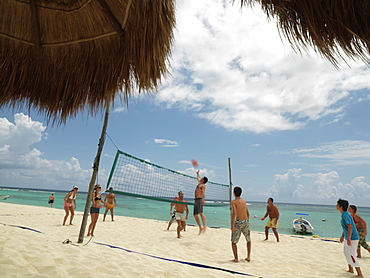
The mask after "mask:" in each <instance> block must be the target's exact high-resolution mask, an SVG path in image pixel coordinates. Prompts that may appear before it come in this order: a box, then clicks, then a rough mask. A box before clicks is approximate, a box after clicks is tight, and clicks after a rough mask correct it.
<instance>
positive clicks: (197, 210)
mask: <svg viewBox="0 0 370 278" xmlns="http://www.w3.org/2000/svg"><path fill="white" fill-rule="evenodd" d="M196 173H197V179H198V185H197V187H196V188H195V201H194V213H193V215H194V218H195V221H196V222H197V224H198V226H199V235H200V234H201V233H204V232H205V231H206V218H205V216H204V214H203V204H204V197H205V192H206V185H205V184H206V183H207V182H208V178H207V177H203V178H201V177H200V176H199V170H198V171H197V172H196ZM198 214H200V216H201V218H202V223H203V228H202V226H201V225H200V220H199V217H198Z"/></svg>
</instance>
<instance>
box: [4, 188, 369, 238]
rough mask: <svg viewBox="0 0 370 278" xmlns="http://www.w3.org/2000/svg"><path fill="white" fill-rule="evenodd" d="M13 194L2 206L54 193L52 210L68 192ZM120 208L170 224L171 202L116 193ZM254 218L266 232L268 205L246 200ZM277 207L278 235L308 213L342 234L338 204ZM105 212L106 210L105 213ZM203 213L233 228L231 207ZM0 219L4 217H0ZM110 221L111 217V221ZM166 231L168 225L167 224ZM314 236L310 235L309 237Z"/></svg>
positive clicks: (332, 233)
mask: <svg viewBox="0 0 370 278" xmlns="http://www.w3.org/2000/svg"><path fill="white" fill-rule="evenodd" d="M8 194H9V195H10V197H9V198H8V199H6V200H2V201H0V207H1V204H2V203H12V204H20V205H32V206H40V207H48V206H49V205H48V200H49V196H50V194H54V196H55V201H54V204H53V208H57V209H63V203H64V201H63V197H64V196H65V195H66V194H67V191H55V190H42V189H17V188H4V187H0V195H8ZM86 196H87V194H86V193H83V192H79V194H78V196H77V211H80V212H83V210H84V208H85V203H86ZM116 197H117V206H116V208H115V210H114V212H115V215H121V216H129V217H137V218H145V219H156V220H162V221H169V220H170V215H169V205H170V204H169V203H167V202H159V201H153V200H147V199H138V198H130V197H126V196H123V195H118V194H116ZM247 202H248V204H249V211H250V215H251V219H250V226H251V230H252V231H257V232H263V231H264V226H265V224H266V220H265V221H261V220H260V219H261V218H262V217H263V216H264V214H265V212H266V203H261V202H252V201H249V200H247ZM275 205H276V206H277V207H278V209H279V211H280V220H279V226H278V232H279V233H280V234H295V233H294V232H293V228H292V221H293V219H294V218H296V213H308V214H309V216H304V218H306V219H307V220H309V221H310V222H311V224H312V225H313V227H314V228H315V230H314V233H313V234H314V235H318V236H319V237H323V238H339V237H340V235H341V231H342V230H341V227H340V223H339V221H340V213H339V211H337V210H336V208H335V203H334V204H332V205H307V204H287V203H278V202H275ZM103 212H104V211H103ZM192 212H193V207H192V206H189V220H188V221H187V223H188V224H190V225H194V224H195V220H194V218H193V216H192ZM358 213H359V214H360V215H361V217H362V218H363V219H365V221H366V222H367V223H368V225H370V208H368V207H358ZM204 214H205V216H206V218H207V226H209V227H215V228H230V208H229V206H217V207H215V206H206V207H205V208H204ZM0 217H1V216H0ZM108 219H110V218H108ZM323 220H325V221H323ZM163 225H164V227H163V228H164V229H166V227H167V223H164V224H163ZM308 236H311V235H308Z"/></svg>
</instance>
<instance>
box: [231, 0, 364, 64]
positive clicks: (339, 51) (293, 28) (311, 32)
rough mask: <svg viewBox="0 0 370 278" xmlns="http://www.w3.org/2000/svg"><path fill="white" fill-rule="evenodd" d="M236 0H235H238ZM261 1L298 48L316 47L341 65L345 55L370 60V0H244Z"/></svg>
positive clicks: (248, 0) (243, 1) (245, 2)
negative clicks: (339, 59)
mask: <svg viewBox="0 0 370 278" xmlns="http://www.w3.org/2000/svg"><path fill="white" fill-rule="evenodd" d="M235 1H236V0H233V2H235ZM240 2H241V5H242V6H246V5H251V6H252V5H254V4H260V5H261V6H262V9H263V10H264V12H265V13H266V14H267V16H268V17H269V18H276V20H277V25H278V28H279V31H280V32H281V33H282V34H283V35H284V36H285V37H286V38H287V39H288V40H289V42H290V44H291V45H292V46H293V48H294V49H295V50H298V51H300V49H301V48H305V47H313V48H314V50H315V51H316V52H318V53H320V54H321V55H323V56H324V57H325V58H326V59H328V60H329V61H330V62H332V63H333V64H334V65H337V62H338V61H337V59H338V58H339V57H340V58H341V59H343V60H345V57H344V56H343V55H346V56H348V57H350V58H352V59H354V58H360V59H362V60H363V61H364V62H365V63H369V50H370V1H368V0H346V1H344V0H240Z"/></svg>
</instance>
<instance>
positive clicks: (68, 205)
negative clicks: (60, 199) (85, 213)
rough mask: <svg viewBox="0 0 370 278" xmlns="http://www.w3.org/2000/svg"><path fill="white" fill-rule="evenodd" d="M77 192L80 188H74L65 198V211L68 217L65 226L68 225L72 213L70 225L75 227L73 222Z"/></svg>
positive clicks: (64, 221)
mask: <svg viewBox="0 0 370 278" xmlns="http://www.w3.org/2000/svg"><path fill="white" fill-rule="evenodd" d="M77 191H78V187H77V186H74V187H73V189H72V190H71V191H70V192H68V193H67V195H66V196H65V197H64V210H65V211H66V215H65V216H64V220H63V226H64V225H65V224H66V221H67V218H68V215H69V213H71V218H70V219H69V225H73V224H72V220H73V217H74V215H75V209H76V197H77Z"/></svg>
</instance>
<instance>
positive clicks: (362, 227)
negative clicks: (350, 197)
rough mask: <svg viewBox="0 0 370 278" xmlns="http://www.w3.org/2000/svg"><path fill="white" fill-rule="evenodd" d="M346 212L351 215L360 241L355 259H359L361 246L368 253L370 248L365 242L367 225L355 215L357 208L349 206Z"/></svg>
mask: <svg viewBox="0 0 370 278" xmlns="http://www.w3.org/2000/svg"><path fill="white" fill-rule="evenodd" d="M348 212H349V213H350V214H351V215H352V218H353V222H355V225H356V229H357V232H358V236H359V237H360V241H359V242H358V245H357V258H361V246H362V247H363V248H365V249H366V250H367V251H368V252H369V253H370V246H369V244H367V242H366V236H367V225H366V221H365V220H364V219H363V218H362V217H361V216H360V215H359V214H358V213H357V207H356V206H355V205H350V206H349V207H348Z"/></svg>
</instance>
